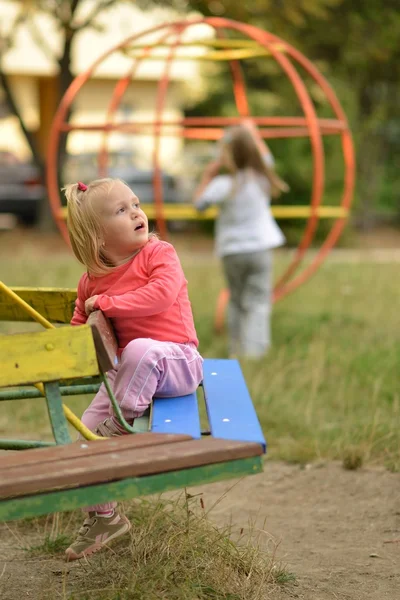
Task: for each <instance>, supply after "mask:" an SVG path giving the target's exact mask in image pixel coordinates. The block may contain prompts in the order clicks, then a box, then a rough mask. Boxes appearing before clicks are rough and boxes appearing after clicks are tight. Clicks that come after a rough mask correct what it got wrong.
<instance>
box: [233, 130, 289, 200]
mask: <svg viewBox="0 0 400 600" xmlns="http://www.w3.org/2000/svg"><path fill="white" fill-rule="evenodd" d="M221 143H222V147H223V146H225V147H226V148H227V149H228V151H229V153H230V156H231V157H232V162H233V167H234V169H235V171H242V170H245V169H252V170H253V171H255V172H256V173H257V174H259V175H262V176H264V177H265V178H266V179H267V180H268V182H269V184H270V186H271V196H272V197H273V198H278V197H279V196H280V195H281V193H282V192H287V191H288V189H289V188H288V185H287V183H285V181H283V179H281V178H280V177H279V175H277V173H276V172H275V170H274V168H273V167H271V166H269V165H268V164H267V163H266V162H265V160H264V157H263V156H262V154H261V151H260V149H259V147H258V144H257V142H256V140H255V139H254V137H253V135H252V134H251V132H250V131H249V130H248V129H247V128H246V127H243V126H240V125H238V126H236V127H231V128H230V129H228V130H227V131H226V133H225V135H224V137H223V138H222V140H221Z"/></svg>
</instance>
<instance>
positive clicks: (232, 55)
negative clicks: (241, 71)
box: [126, 47, 271, 62]
mask: <svg viewBox="0 0 400 600" xmlns="http://www.w3.org/2000/svg"><path fill="white" fill-rule="evenodd" d="M126 55H127V56H129V58H140V57H141V54H140V52H139V51H138V52H136V51H128V52H126ZM259 56H271V52H269V50H267V49H266V48H260V47H258V48H242V49H237V50H236V49H234V50H215V51H213V52H206V53H204V54H179V53H176V54H175V56H174V59H175V60H211V61H213V62H214V61H223V60H225V61H228V60H242V59H246V58H256V57H259ZM164 58H165V56H164V55H163V54H149V56H146V60H164Z"/></svg>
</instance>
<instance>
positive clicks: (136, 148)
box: [0, 0, 210, 172]
mask: <svg viewBox="0 0 400 600" xmlns="http://www.w3.org/2000/svg"><path fill="white" fill-rule="evenodd" d="M92 4H93V3H92ZM90 5H91V3H90V2H87V3H84V6H86V10H90ZM16 10H17V7H16V5H14V4H13V3H10V2H7V1H3V0H0V23H2V25H1V27H0V30H1V31H6V30H7V27H6V25H7V23H11V22H12V20H13V15H14V14H15V11H16ZM177 18H179V16H177V15H176V14H172V13H171V11H167V10H165V9H159V8H158V9H154V10H152V11H146V12H141V11H140V10H139V9H137V8H136V7H135V6H129V5H127V4H118V3H117V4H116V5H115V6H113V7H112V8H111V9H109V10H107V11H106V12H105V13H104V14H103V15H101V16H100V18H99V19H98V22H100V23H102V25H103V29H104V30H103V31H101V32H100V31H95V30H94V29H86V30H84V31H82V33H80V34H78V35H77V36H76V38H75V40H74V45H73V56H72V70H73V73H74V74H75V75H76V74H78V73H82V72H83V71H85V70H86V69H87V68H88V67H89V66H91V65H92V64H93V62H94V61H95V60H96V59H97V58H98V57H99V56H100V55H102V54H103V53H104V52H105V51H106V50H107V49H109V48H112V47H114V46H115V45H117V44H118V43H119V42H121V41H122V40H124V39H125V38H127V37H128V36H130V35H133V34H135V33H139V32H141V31H144V30H146V29H148V28H150V27H153V26H154V25H157V24H159V23H163V22H166V21H174V20H176V19H177ZM180 18H182V17H180ZM35 24H36V28H37V30H38V31H39V32H40V34H41V37H43V40H44V42H45V43H44V44H42V45H39V44H38V43H35V42H34V41H33V36H32V32H31V31H30V30H29V29H28V27H27V26H21V27H20V28H19V30H18V33H17V35H16V39H15V44H14V47H13V48H12V49H10V50H9V51H8V52H7V53H6V54H5V56H4V58H3V69H4V72H5V73H6V74H7V76H8V79H9V81H10V85H11V88H12V90H13V93H14V97H15V100H16V103H17V105H18V107H19V109H20V111H21V114H22V116H23V119H24V121H25V123H26V125H27V127H28V128H29V129H30V130H31V131H32V132H34V134H35V135H36V137H37V140H38V143H39V146H40V148H41V150H42V152H43V153H45V151H46V145H47V139H48V135H49V131H50V127H51V122H52V118H53V114H54V111H55V108H56V106H57V102H58V98H57V72H58V71H57V69H58V67H57V63H56V62H55V61H54V60H53V59H52V58H51V56H52V55H54V54H56V53H60V48H61V43H60V42H61V40H60V35H59V33H58V32H57V30H56V28H55V25H54V21H53V20H52V18H51V16H46V15H37V16H36V17H35ZM196 29H197V31H196ZM189 33H190V36H191V37H196V38H198V37H199V36H203V35H204V34H205V35H209V34H210V33H209V31H208V29H204V27H202V26H199V27H198V28H191V29H190V32H189ZM146 41H147V38H146ZM157 52H158V53H159V54H160V53H162V52H163V50H162V49H158V50H157ZM166 52H167V50H166V49H164V53H166ZM131 62H132V61H131V60H130V59H129V58H128V57H127V56H125V55H123V54H122V53H121V52H118V53H114V54H113V55H112V56H111V57H110V58H108V59H107V60H106V61H105V62H104V63H102V65H101V66H100V67H99V68H98V69H97V70H96V72H95V73H94V75H93V77H92V78H91V79H90V81H88V82H87V83H86V84H85V86H84V88H83V89H82V90H81V92H80V93H79V96H78V97H77V100H76V102H75V104H74V107H73V108H74V111H73V117H72V122H81V123H92V124H95V123H102V122H104V120H105V115H106V111H107V106H108V103H109V101H110V99H111V95H112V91H113V89H114V87H115V84H116V82H117V81H118V79H119V78H120V77H122V76H124V75H125V74H126V73H127V71H128V69H129V66H130V65H131ZM164 69H165V62H164V60H146V61H143V63H142V65H141V67H140V68H139V70H138V72H137V74H136V76H135V80H134V82H133V83H132V84H131V85H130V87H129V89H128V91H127V93H126V94H125V96H124V99H123V102H122V103H121V105H120V108H119V111H118V113H117V115H116V119H117V120H121V121H129V120H133V119H134V120H135V121H151V120H152V119H153V118H154V108H155V103H156V95H157V94H156V92H157V85H158V82H159V79H160V76H161V75H162V73H163V71H164ZM201 89H202V84H201V78H200V75H199V63H198V62H197V61H195V60H193V61H192V60H180V61H179V60H176V61H174V64H173V67H172V70H171V73H170V85H169V88H168V94H167V98H166V105H165V111H164V118H165V119H168V120H170V119H171V120H177V119H179V118H180V117H181V116H182V114H183V108H184V105H185V103H186V102H187V100H188V99H189V98H191V97H193V95H195V94H199V93H201ZM1 93H2V91H1V89H0V151H1V150H7V151H9V152H12V153H13V154H15V155H17V156H18V157H19V158H21V159H27V158H29V155H30V151H29V147H28V145H27V144H26V142H25V139H24V136H23V134H22V132H21V130H20V127H19V124H18V122H17V120H16V118H15V117H13V116H11V115H9V114H7V110H6V107H5V103H4V99H3V101H2V99H1ZM100 140H101V133H99V132H91V133H87V132H79V131H78V132H74V133H72V134H71V135H70V136H69V139H68V152H69V153H71V154H81V153H90V152H95V151H97V149H98V147H99V143H100ZM109 148H110V150H112V151H114V152H118V151H122V152H125V153H126V152H129V151H131V152H132V154H133V156H134V160H135V164H137V166H138V167H146V166H149V164H150V162H151V156H152V151H153V140H152V136H151V135H149V134H147V135H138V134H135V135H134V136H132V135H127V134H124V133H114V134H112V135H110V138H109ZM181 148H182V140H181V139H180V138H179V137H178V136H176V135H168V136H163V138H162V143H161V161H162V165H163V167H164V168H165V169H167V170H169V171H171V172H174V170H175V169H174V167H176V165H177V160H178V159H179V156H180V152H181Z"/></svg>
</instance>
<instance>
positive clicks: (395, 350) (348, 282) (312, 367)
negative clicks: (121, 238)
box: [0, 242, 400, 470]
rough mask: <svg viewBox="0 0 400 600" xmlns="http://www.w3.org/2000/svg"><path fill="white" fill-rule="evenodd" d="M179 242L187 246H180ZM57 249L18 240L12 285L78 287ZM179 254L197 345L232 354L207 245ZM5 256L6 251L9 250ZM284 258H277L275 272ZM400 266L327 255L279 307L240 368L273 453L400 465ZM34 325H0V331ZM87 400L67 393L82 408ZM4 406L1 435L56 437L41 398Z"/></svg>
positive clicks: (5, 268) (76, 270) (7, 272)
mask: <svg viewBox="0 0 400 600" xmlns="http://www.w3.org/2000/svg"><path fill="white" fill-rule="evenodd" d="M179 243H180V245H181V246H182V245H183V244H182V242H179ZM58 244H59V245H58V246H57V248H56V249H57V250H58V252H55V253H46V254H44V253H43V252H41V251H40V248H39V249H38V248H35V247H29V246H28V247H26V246H24V245H22V246H21V249H20V250H19V251H18V252H9V255H8V256H7V260H6V261H3V262H2V266H1V269H0V278H1V279H3V280H4V281H5V282H6V283H8V284H12V285H37V286H40V285H44V286H46V285H47V286H64V287H69V286H74V285H76V282H77V280H78V278H79V275H80V273H81V272H82V269H81V267H80V265H79V264H77V263H76V261H75V260H74V258H73V257H72V256H71V255H70V254H68V252H66V251H63V249H62V245H61V244H62V242H58ZM187 246H188V243H186V244H185V248H184V249H182V250H181V258H182V263H183V265H184V268H185V272H186V276H187V278H188V280H189V288H190V296H191V301H192V305H193V309H194V314H195V320H196V327H197V331H198V334H199V338H200V349H201V351H202V353H203V355H204V356H209V357H210V356H214V357H218V356H226V339H225V338H224V336H219V337H217V336H215V335H214V333H213V318H214V309H215V302H216V298H217V296H218V292H219V289H220V287H221V285H222V275H221V271H220V268H219V265H218V263H217V262H216V261H215V260H214V259H212V258H210V255H209V253H207V252H204V251H199V252H197V253H196V252H193V251H189V252H188V250H187ZM3 255H4V252H3ZM286 260H287V259H286V257H285V256H284V255H281V256H279V255H278V257H277V260H276V262H277V265H276V271H277V272H279V271H280V270H281V269H282V263H283V262H285V261H286ZM398 269H399V267H398V264H395V263H393V264H390V263H389V264H385V263H374V262H369V261H368V260H367V259H366V260H364V261H357V262H348V261H347V260H346V258H345V257H343V258H342V259H341V258H340V256H339V258H335V259H334V260H330V261H328V262H327V263H326V264H325V265H324V266H323V267H322V269H320V271H319V272H318V274H317V275H316V276H314V278H313V279H311V281H309V282H308V283H307V284H306V285H304V286H303V287H302V288H300V289H299V290H298V291H297V292H296V293H294V294H292V295H290V296H289V297H287V298H285V299H284V300H283V301H281V302H279V303H278V304H277V305H276V307H275V309H274V312H273V317H272V329H273V347H272V349H271V351H270V353H269V355H268V356H267V358H266V359H264V360H263V361H261V362H255V363H244V364H243V365H242V367H243V371H244V374H245V377H246V380H247V382H248V386H249V389H250V392H251V396H252V398H253V401H254V403H255V406H256V409H257V412H258V416H259V418H260V421H261V424H262V426H263V429H264V432H265V435H266V437H267V440H268V442H269V453H268V458H269V459H283V460H286V461H290V462H296V463H306V462H309V461H313V460H325V459H338V460H341V461H343V462H344V464H345V465H346V466H348V467H349V468H355V467H358V466H360V465H361V464H381V465H385V466H387V467H388V468H389V469H391V470H399V469H400V451H399V448H400V387H399V384H398V365H399V364H400V328H399V325H400V320H399V315H398V306H399V299H400V298H399V287H398ZM28 327H29V328H30V329H32V328H35V327H36V326H35V325H29V326H27V324H13V323H7V324H0V332H11V331H16V330H24V329H27V328H28ZM89 401H90V398H87V397H86V398H85V397H74V398H69V399H68V401H67V403H68V405H69V406H70V407H71V409H72V410H74V411H76V412H77V413H80V412H82V410H83V409H84V408H85V406H87V404H88V402H89ZM17 406H18V411H17V413H16V404H15V403H13V404H11V403H8V402H7V403H3V405H2V412H1V415H0V435H3V436H5V435H6V436H7V437H12V436H14V437H18V436H20V437H21V436H23V437H27V438H30V437H32V436H34V435H35V434H36V435H38V434H39V435H41V436H42V437H44V438H50V428H49V426H48V424H47V419H46V412H45V407H44V403H42V402H41V401H18V405H17Z"/></svg>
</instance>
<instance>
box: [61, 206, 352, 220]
mask: <svg viewBox="0 0 400 600" xmlns="http://www.w3.org/2000/svg"><path fill="white" fill-rule="evenodd" d="M142 208H143V210H144V212H145V213H146V215H147V217H148V218H149V219H155V218H156V214H157V213H156V207H155V205H154V204H142ZM314 210H315V213H316V214H317V216H318V218H319V219H345V218H347V217H348V215H349V211H348V210H347V209H346V208H343V207H342V206H318V207H317V208H316V209H313V208H311V206H284V205H274V206H272V207H271V211H272V214H273V215H274V217H276V218H277V219H308V218H309V217H311V215H313V214H314ZM161 214H162V215H163V216H164V218H165V219H166V220H167V221H179V220H182V221H204V220H212V219H215V218H216V217H217V216H218V209H217V208H216V207H212V208H208V209H207V210H205V211H203V212H199V211H197V210H196V209H195V208H194V206H193V205H192V204H164V206H163V208H162V211H161ZM59 215H60V218H61V219H66V218H67V209H66V207H63V208H62V209H61V210H60V212H59Z"/></svg>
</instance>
